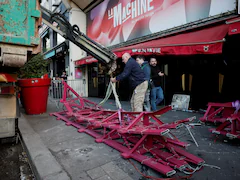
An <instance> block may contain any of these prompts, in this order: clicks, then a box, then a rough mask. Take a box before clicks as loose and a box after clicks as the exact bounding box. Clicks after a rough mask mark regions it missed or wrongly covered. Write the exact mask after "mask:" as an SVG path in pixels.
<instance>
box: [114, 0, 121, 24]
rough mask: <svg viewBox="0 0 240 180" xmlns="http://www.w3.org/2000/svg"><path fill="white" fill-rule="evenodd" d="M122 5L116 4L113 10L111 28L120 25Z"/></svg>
mask: <svg viewBox="0 0 240 180" xmlns="http://www.w3.org/2000/svg"><path fill="white" fill-rule="evenodd" d="M121 10H122V4H121V3H120V4H118V6H115V7H114V8H113V12H114V18H113V27H116V26H118V25H120V24H122V12H121Z"/></svg>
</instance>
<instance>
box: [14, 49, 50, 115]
mask: <svg viewBox="0 0 240 180" xmlns="http://www.w3.org/2000/svg"><path fill="white" fill-rule="evenodd" d="M48 64H49V61H46V60H44V58H43V55H41V54H37V55H35V56H33V57H32V58H31V59H30V60H29V61H28V62H26V64H25V65H24V66H23V67H21V68H20V70H19V72H18V77H19V80H18V85H19V87H20V88H21V93H20V96H21V102H22V105H23V107H24V109H25V111H26V113H27V114H42V113H44V112H46V110H47V100H48V88H49V86H50V84H51V79H50V78H48V74H47V66H48Z"/></svg>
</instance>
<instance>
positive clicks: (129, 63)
mask: <svg viewBox="0 0 240 180" xmlns="http://www.w3.org/2000/svg"><path fill="white" fill-rule="evenodd" d="M122 61H123V62H124V63H125V64H126V65H125V68H124V70H123V72H122V73H121V74H119V75H118V76H117V77H115V78H111V81H112V82H117V81H121V80H123V79H126V78H128V79H129V83H130V85H131V87H132V88H133V89H134V91H133V94H132V98H131V107H132V111H137V112H142V111H143V102H144V97H145V93H146V90H147V87H148V82H147V80H146V79H145V75H144V72H143V70H142V69H141V68H140V66H139V65H138V63H137V62H136V61H135V59H133V58H132V57H131V55H130V54H129V53H124V54H123V55H122Z"/></svg>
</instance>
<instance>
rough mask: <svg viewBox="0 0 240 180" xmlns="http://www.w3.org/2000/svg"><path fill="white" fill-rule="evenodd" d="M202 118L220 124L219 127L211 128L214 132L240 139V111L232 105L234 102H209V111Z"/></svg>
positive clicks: (204, 120) (203, 120)
mask: <svg viewBox="0 0 240 180" xmlns="http://www.w3.org/2000/svg"><path fill="white" fill-rule="evenodd" d="M200 120H201V121H202V122H212V123H215V124H218V127H217V128H211V129H209V131H210V132H211V133H213V134H218V135H219V134H222V135H224V136H227V137H228V138H231V139H235V138H239V139H240V112H238V111H236V109H235V108H234V107H233V106H232V102H227V103H212V102H210V103H208V108H207V111H206V113H205V114H204V116H203V117H202V118H200Z"/></svg>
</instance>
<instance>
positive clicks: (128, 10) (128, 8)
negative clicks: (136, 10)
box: [126, 3, 131, 16]
mask: <svg viewBox="0 0 240 180" xmlns="http://www.w3.org/2000/svg"><path fill="white" fill-rule="evenodd" d="M126 12H127V16H129V15H130V14H131V3H127V5H126Z"/></svg>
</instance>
